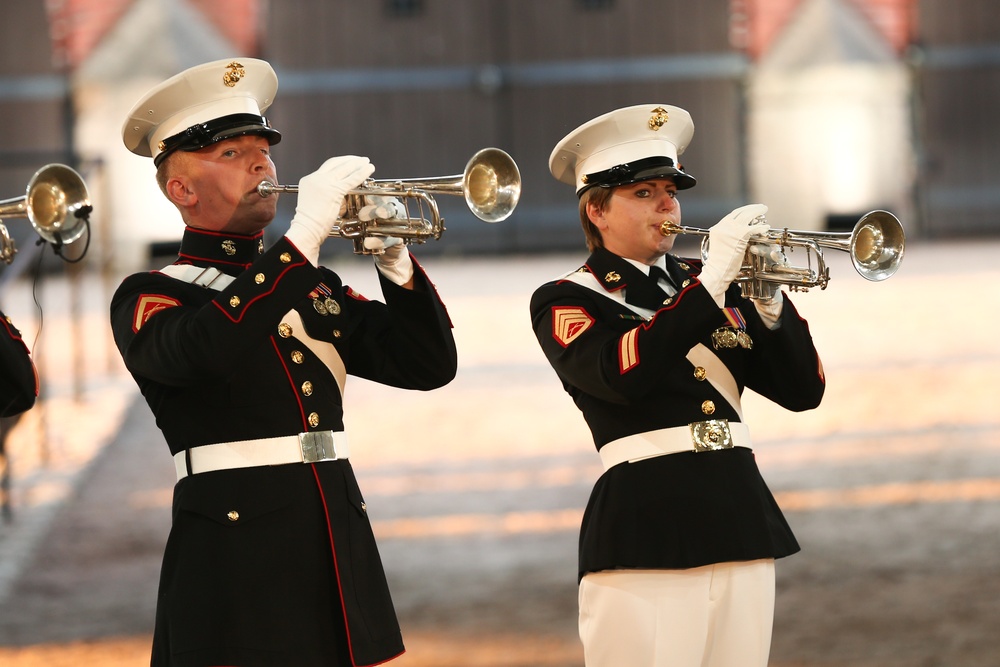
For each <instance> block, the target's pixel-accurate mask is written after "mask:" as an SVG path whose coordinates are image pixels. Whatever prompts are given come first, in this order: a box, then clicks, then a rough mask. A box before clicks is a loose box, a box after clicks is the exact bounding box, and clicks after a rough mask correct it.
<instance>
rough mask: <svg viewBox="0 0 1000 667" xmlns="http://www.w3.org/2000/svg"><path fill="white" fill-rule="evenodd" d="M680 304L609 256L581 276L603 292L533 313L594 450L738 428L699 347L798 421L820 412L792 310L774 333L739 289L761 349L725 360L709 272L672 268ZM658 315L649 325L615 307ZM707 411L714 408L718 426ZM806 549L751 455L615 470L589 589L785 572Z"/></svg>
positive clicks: (542, 294) (592, 551) (693, 265)
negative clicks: (711, 569)
mask: <svg viewBox="0 0 1000 667" xmlns="http://www.w3.org/2000/svg"><path fill="white" fill-rule="evenodd" d="M667 268H668V273H669V274H670V276H671V278H672V281H673V282H674V284H675V285H677V286H678V288H679V292H678V294H676V295H675V296H674V297H673V298H672V299H668V300H666V303H664V296H665V295H663V294H660V293H657V294H651V293H649V289H650V288H651V287H652V284H651V283H650V282H649V278H647V277H646V276H645V274H643V272H642V271H640V270H639V269H637V268H635V267H634V266H633V265H631V264H629V263H628V262H626V261H625V260H623V259H622V258H620V257H618V256H616V255H614V254H612V253H610V252H608V251H606V250H604V249H598V250H597V251H595V252H594V253H593V254H592V255H591V256H590V258H589V259H588V260H587V263H586V264H585V265H584V266H583V267H581V268H580V269H579V271H581V272H589V273H590V274H592V275H593V277H594V278H596V283H597V290H596V291H595V289H591V288H590V287H587V286H584V285H581V284H578V283H577V282H574V281H572V280H568V279H561V280H556V281H553V282H550V283H547V284H545V285H543V286H541V287H540V288H538V289H537V290H536V291H535V293H534V295H533V296H532V299H531V317H532V324H533V326H534V331H535V335H536V337H537V338H538V341H539V343H540V344H541V347H542V350H543V351H544V353H545V356H546V357H547V358H548V360H549V362H550V363H551V364H552V367H553V368H554V369H555V371H556V373H557V374H558V376H559V378H560V379H561V380H562V384H563V387H564V388H565V389H566V391H567V392H568V393H569V395H570V396H571V397H572V398H573V401H574V402H575V403H576V405H577V407H578V408H579V409H580V410H581V411H582V412H583V416H584V419H585V420H586V422H587V424H588V425H589V427H590V430H591V432H592V434H593V437H594V443H595V444H596V446H597V448H598V449H600V448H601V447H602V446H603V445H604V444H606V443H608V442H611V441H613V440H616V439H618V438H622V437H625V436H628V435H632V434H636V433H644V432H647V431H655V430H658V429H663V428H669V427H676V426H685V425H687V424H689V423H691V422H696V421H703V420H707V419H728V420H729V421H730V422H738V421H740V417H739V414H738V413H737V412H736V410H735V409H734V408H733V407H732V406H731V405H730V404H729V403H728V402H727V401H726V400H725V398H724V397H723V396H722V395H721V394H720V393H719V392H718V391H717V390H716V389H715V388H714V387H713V386H712V384H711V382H709V381H706V379H705V378H704V377H702V375H703V374H702V373H701V372H700V370H699V369H698V368H697V367H696V366H695V365H693V364H692V363H691V362H690V361H688V359H687V358H686V355H687V354H688V351H689V350H691V349H692V347H693V346H695V345H697V344H699V343H701V344H704V345H705V346H706V347H707V348H708V350H711V351H712V352H714V353H715V354H716V355H717V356H718V357H719V358H720V359H721V361H722V362H723V363H724V364H725V366H726V367H727V368H728V370H729V372H730V373H731V374H732V376H733V377H734V379H735V380H736V383H737V386H738V390H739V391H740V393H742V391H743V389H744V388H750V389H752V390H753V391H755V392H757V393H759V394H761V395H763V396H765V397H766V398H768V399H770V400H772V401H775V402H776V403H778V404H779V405H782V406H783V407H785V408H788V409H789V410H795V411H799V410H806V409H810V408H813V407H815V406H817V405H818V404H819V402H820V399H821V398H822V395H823V390H824V386H825V384H824V379H823V375H822V367H821V365H820V362H819V358H818V355H817V353H816V350H815V348H814V347H813V343H812V339H811V337H810V335H809V329H808V326H807V324H806V322H805V321H804V320H803V319H801V318H800V317H799V316H798V314H797V313H796V311H795V308H794V307H793V306H792V304H791V302H790V301H789V300H788V299H787V298H786V299H785V304H784V309H783V311H782V315H781V319H780V326H779V327H778V328H777V329H775V330H770V329H768V328H767V326H766V325H765V324H764V323H763V322H762V321H761V320H760V318H759V316H758V315H757V311H756V308H755V307H754V305H753V303H752V302H750V301H749V300H747V299H744V298H742V297H741V296H740V293H739V288H738V287H736V286H733V287H731V288H730V290H729V291H728V293H727V295H726V305H727V307H734V308H738V309H739V312H740V313H742V315H743V316H744V319H745V320H746V333H747V334H748V335H749V336H750V337H751V339H752V342H753V346H752V348H750V349H746V348H743V347H739V346H737V347H735V348H732V349H722V350H715V349H714V348H713V345H712V342H711V334H712V332H713V331H715V330H716V329H718V328H720V327H726V326H729V325H730V321H729V319H727V317H726V315H725V313H724V312H723V310H722V309H720V308H719V307H718V306H717V305H716V304H715V302H714V300H713V299H712V297H711V296H710V295H709V293H708V290H706V289H705V288H704V286H702V284H701V282H700V281H699V280H698V273H699V272H700V268H701V265H700V263H698V262H693V261H678V260H677V259H676V258H674V257H673V256H670V255H668V256H667ZM619 290H624V292H623V294H624V299H625V301H626V302H628V303H634V304H636V305H639V306H641V307H645V308H648V309H649V313H650V319H648V320H647V319H644V318H643V317H640V316H638V315H637V314H636V312H635V311H634V310H632V309H630V308H628V306H627V305H625V304H623V303H620V302H616V301H615V300H612V299H611V298H609V296H611V295H614V293H616V292H618V291H619ZM705 401H711V402H712V405H714V406H715V411H714V413H712V414H706V412H705V411H704V409H703V405H704V404H705ZM798 549H799V546H798V543H797V542H796V540H795V537H794V536H793V534H792V531H791V529H790V528H789V526H788V524H787V522H786V521H785V519H784V517H783V516H782V514H781V511H780V510H779V509H778V506H777V504H776V503H775V501H774V498H773V496H772V495H771V493H770V491H769V490H768V488H767V486H766V485H765V483H764V480H763V479H762V478H761V475H760V472H759V471H758V469H757V465H756V462H755V460H754V455H753V452H752V451H751V450H750V449H747V448H743V447H735V448H733V449H728V450H720V451H712V452H698V453H695V452H682V453H676V454H670V455H666V456H659V457H655V458H649V459H645V460H642V461H640V462H637V463H623V464H619V465H616V466H613V467H612V468H611V469H610V470H608V471H606V472H605V473H604V474H603V475H602V476H601V477H600V479H598V481H597V483H596V485H595V487H594V489H593V492H592V494H591V497H590V501H589V503H588V506H587V509H586V511H585V514H584V518H583V525H582V529H581V534H580V561H579V576H580V577H581V578H582V577H583V576H584V575H585V574H587V573H588V572H597V571H601V570H609V569H618V568H640V569H663V568H668V569H676V568H691V567H698V566H702V565H708V564H712V563H719V562H726V561H746V560H755V559H758V558H779V557H782V556H786V555H789V554H792V553H794V552H796V551H798Z"/></svg>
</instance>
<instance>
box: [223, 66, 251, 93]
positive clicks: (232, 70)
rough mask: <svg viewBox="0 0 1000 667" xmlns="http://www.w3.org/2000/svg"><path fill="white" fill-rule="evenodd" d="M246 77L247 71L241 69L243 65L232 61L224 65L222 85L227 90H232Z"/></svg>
mask: <svg viewBox="0 0 1000 667" xmlns="http://www.w3.org/2000/svg"><path fill="white" fill-rule="evenodd" d="M246 75H247V71H246V70H245V69H243V65H241V64H240V63H238V62H236V61H235V60H234V61H233V62H231V63H229V64H228V65H226V73H225V74H223V75H222V83H223V84H224V85H225V86H226V87H227V88H232V87H233V86H235V85H236V84H237V83H239V81H240V79H242V78H243V77H245V76H246Z"/></svg>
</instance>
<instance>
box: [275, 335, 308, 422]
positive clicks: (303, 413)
mask: <svg viewBox="0 0 1000 667" xmlns="http://www.w3.org/2000/svg"><path fill="white" fill-rule="evenodd" d="M270 341H271V345H272V346H273V347H274V352H275V354H277V355H278V363H280V364H281V367H282V368H283V369H285V377H287V378H288V384H289V385H290V386H291V388H292V396H294V397H295V402H296V403H298V404H299V416H300V417H301V418H302V432H303V433H304V432H306V431H308V430H309V424H308V422H306V406H304V405H302V399H301V398H299V392H298V388H297V387H296V386H295V378H293V377H292V372H291V371H290V370H288V364H286V363H285V358H284V357H283V356H282V355H281V350H280V349H279V348H278V342H277V341H276V340H275V339H274V336H271V337H270Z"/></svg>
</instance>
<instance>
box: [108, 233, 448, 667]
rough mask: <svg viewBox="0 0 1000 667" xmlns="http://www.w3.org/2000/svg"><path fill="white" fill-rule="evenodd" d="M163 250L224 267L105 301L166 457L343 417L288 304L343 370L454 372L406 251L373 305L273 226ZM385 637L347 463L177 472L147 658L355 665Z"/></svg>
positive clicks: (433, 305)
mask: <svg viewBox="0 0 1000 667" xmlns="http://www.w3.org/2000/svg"><path fill="white" fill-rule="evenodd" d="M177 263H180V264H194V265H197V266H204V267H215V268H218V269H220V270H221V271H223V272H225V273H226V274H228V275H231V276H234V277H235V280H234V281H233V282H232V283H231V284H230V285H229V286H228V287H226V288H224V289H222V290H221V291H216V290H214V289H207V288H204V287H200V286H197V285H194V284H190V283H187V282H184V281H182V280H178V279H175V278H172V277H169V276H167V275H165V274H163V273H161V272H157V271H154V272H150V273H143V274H136V275H133V276H130V277H128V278H126V279H125V280H124V281H123V283H122V284H121V286H120V287H119V288H118V290H117V292H116V294H115V295H114V298H113V300H112V304H111V320H112V325H113V329H114V336H115V341H116V343H117V345H118V348H119V350H120V351H121V354H122V357H123V358H124V360H125V365H126V366H127V368H128V369H129V371H130V372H131V374H132V375H133V377H134V378H135V380H136V382H137V383H138V385H139V388H140V390H141V391H142V394H143V396H144V397H145V399H146V401H147V403H148V404H149V406H150V408H151V409H152V411H153V414H154V415H155V416H156V423H157V425H158V426H159V428H160V429H161V430H162V431H163V435H164V436H165V439H166V441H167V444H168V445H169V447H170V452H171V454H176V453H178V452H183V451H185V450H187V449H190V448H193V447H198V446H199V445H206V444H212V443H220V442H231V441H238V440H252V439H258V438H269V437H274V436H289V435H294V434H298V433H301V432H309V431H323V430H334V431H340V430H343V428H344V422H343V407H342V401H341V391H340V388H339V387H338V384H337V381H336V380H335V376H334V374H333V373H332V372H331V370H330V369H329V368H328V367H327V366H326V364H325V363H324V362H322V361H321V360H320V358H319V357H318V356H317V355H315V354H314V353H313V352H311V351H310V348H309V347H307V346H306V345H305V344H303V332H298V331H294V329H293V330H291V331H289V330H288V329H287V328H286V327H282V326H279V325H281V324H282V323H283V317H284V315H285V314H286V313H288V312H289V311H290V310H292V309H293V308H294V309H295V310H296V311H297V313H298V314H299V315H300V317H301V319H302V322H303V324H304V327H305V329H306V331H307V332H308V334H309V336H310V337H311V338H313V339H314V340H317V341H321V342H322V344H324V345H332V346H333V347H334V348H336V351H337V353H338V354H339V356H340V358H341V359H342V360H343V362H344V365H345V367H346V372H347V373H348V374H352V375H356V376H360V377H363V378H366V379H370V380H373V381H377V382H381V383H384V384H388V385H392V386H396V387H402V388H407V389H420V390H429V389H434V388H436V387H440V386H442V385H445V384H447V383H448V382H449V381H451V379H452V378H453V377H454V375H455V372H456V369H457V356H456V351H455V343H454V339H453V336H452V332H451V323H450V321H449V319H448V316H447V313H446V311H445V308H444V305H443V304H442V303H441V301H440V299H439V298H438V295H437V293H436V292H435V290H434V288H433V286H432V285H431V283H430V282H429V281H428V279H427V277H426V276H425V275H424V273H423V271H422V269H420V267H419V265H416V262H414V263H415V289H414V290H407V289H404V288H402V287H399V286H398V285H395V284H393V283H391V282H390V281H388V280H385V279H382V283H381V286H382V290H383V294H384V296H385V301H386V303H381V302H377V301H369V300H366V299H365V298H364V297H363V296H361V295H360V294H357V293H355V292H354V291H353V290H351V289H350V288H348V287H346V286H344V285H343V284H342V283H341V280H340V278H339V277H338V276H337V275H336V274H335V273H333V272H332V271H329V270H327V269H324V268H317V267H314V266H312V265H311V264H310V263H309V262H308V261H307V260H306V259H305V258H304V257H303V256H302V254H301V253H299V252H298V250H297V249H296V248H295V247H294V245H292V244H291V243H290V242H288V241H287V240H285V239H284V238H282V239H281V240H280V241H278V242H277V243H276V244H275V245H274V246H273V247H271V248H270V249H269V250H267V251H266V252H264V250H263V242H262V235H261V234H258V235H256V236H252V237H246V236H234V235H225V234H219V233H213V232H204V231H199V230H194V229H191V228H188V229H187V230H186V231H185V234H184V238H183V241H182V245H181V251H180V256H179V259H178V262H177ZM380 278H381V276H380ZM326 293H329V295H330V297H331V298H333V299H334V300H335V301H336V302H337V304H338V305H339V306H340V308H339V309H335V310H337V311H339V312H336V313H331V312H328V313H327V314H326V315H323V314H320V312H318V311H317V310H316V309H315V308H314V306H313V299H312V298H311V296H310V295H313V296H320V295H324V294H326ZM307 383H309V384H307ZM307 387H309V388H308V389H307ZM234 512H235V514H232V513H234ZM233 517H238V518H235V520H234V518H233ZM345 622H346V628H347V634H346V638H345V636H344V626H345ZM338 637H339V639H338ZM402 651H403V644H402V641H401V637H400V631H399V625H398V623H397V620H396V616H395V612H394V610H393V606H392V601H391V600H390V597H389V590H388V586H387V584H386V579H385V574H384V572H383V569H382V564H381V561H380V558H379V555H378V551H377V549H376V545H375V540H374V537H373V534H372V529H371V524H370V522H369V518H368V516H367V510H366V505H365V502H364V498H363V496H362V494H361V491H360V489H359V488H358V484H357V481H356V480H355V477H354V473H353V471H352V469H351V465H350V463H349V462H348V461H325V462H321V463H315V464H301V463H296V464H288V465H280V466H269V467H255V468H242V469H236V470H221V471H214V472H205V473H201V474H196V475H189V476H187V477H185V478H184V479H182V480H180V481H179V482H178V483H177V485H176V486H175V488H174V501H173V524H172V528H171V532H170V536H169V538H168V541H167V545H166V549H165V553H164V558H163V566H162V570H161V577H160V590H159V599H158V604H157V615H156V627H155V636H154V640H153V657H152V664H153V665H154V666H160V665H172V666H174V665H181V666H188V665H191V666H195V665H197V666H198V667H205V666H206V665H239V666H241V667H256V666H266V667H271V666H274V667H279V666H281V667H285V666H288V665H298V666H303V667H308V666H312V665H324V666H329V665H345V664H353V665H371V664H377V663H380V662H384V661H385V660H388V659H390V658H392V657H394V656H396V655H398V654H400V653H401V652H402ZM347 655H349V659H348V658H345V657H343V656H347Z"/></svg>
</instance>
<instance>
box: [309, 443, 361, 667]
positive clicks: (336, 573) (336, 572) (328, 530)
mask: <svg viewBox="0 0 1000 667" xmlns="http://www.w3.org/2000/svg"><path fill="white" fill-rule="evenodd" d="M309 467H310V468H312V472H313V477H314V478H315V479H316V490H317V491H319V499H320V502H321V503H322V505H323V515H324V516H325V517H326V534H327V535H328V536H329V537H330V554H331V555H332V556H333V574H334V576H335V577H337V597H339V598H340V612H341V615H342V616H343V617H344V634H345V635H347V652H348V653H350V654H351V664H352V665H357V663H356V662H355V661H354V646H353V645H352V644H351V629H350V627H348V625H347V605H346V604H345V603H344V587H343V586H342V585H341V584H340V564H339V563H338V562H337V547H336V545H335V544H334V541H333V525H332V524H331V523H330V510H329V509H328V508H327V506H326V494H324V493H323V484H322V482H320V480H319V472H318V471H317V470H316V464H315V463H310V464H309Z"/></svg>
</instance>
